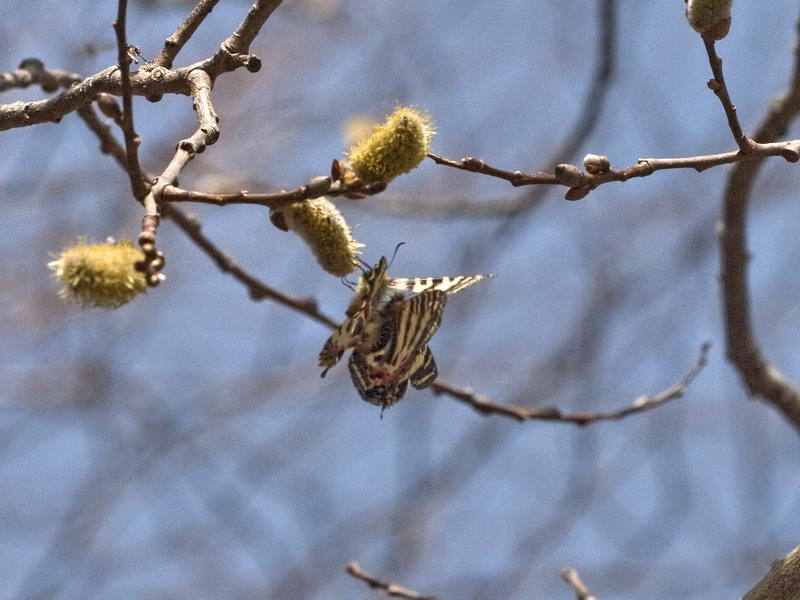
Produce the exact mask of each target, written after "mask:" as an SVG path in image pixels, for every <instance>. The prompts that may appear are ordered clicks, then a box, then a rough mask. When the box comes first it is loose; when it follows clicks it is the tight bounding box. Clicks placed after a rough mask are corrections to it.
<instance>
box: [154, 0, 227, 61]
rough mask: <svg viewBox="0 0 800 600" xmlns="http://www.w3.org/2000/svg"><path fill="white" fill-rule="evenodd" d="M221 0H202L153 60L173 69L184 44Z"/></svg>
mask: <svg viewBox="0 0 800 600" xmlns="http://www.w3.org/2000/svg"><path fill="white" fill-rule="evenodd" d="M218 2H219V0H200V2H198V3H197V5H196V6H195V7H194V8H193V9H192V12H191V13H189V16H188V17H186V19H185V20H184V21H183V22H182V23H181V24H180V25H179V26H178V28H177V29H176V30H175V33H173V34H172V35H171V36H169V37H168V38H167V39H166V40H165V41H164V47H163V48H162V49H161V50H160V51H159V53H158V55H157V56H156V57H155V59H154V60H153V62H154V63H155V64H157V65H158V66H160V67H164V68H165V69H171V68H172V64H173V62H174V61H175V58H176V57H177V56H178V53H179V52H180V51H181V49H182V48H183V46H184V45H185V44H186V42H188V41H189V40H190V39H191V37H192V35H194V32H195V31H197V28H198V27H200V25H201V24H202V23H203V20H205V18H206V17H207V16H208V15H210V14H211V11H212V10H213V9H214V7H215V6H216V5H217V3H218Z"/></svg>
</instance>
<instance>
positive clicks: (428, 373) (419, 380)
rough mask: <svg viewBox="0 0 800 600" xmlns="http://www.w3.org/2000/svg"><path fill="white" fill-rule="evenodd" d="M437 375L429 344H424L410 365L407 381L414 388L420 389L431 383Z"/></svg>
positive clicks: (437, 371)
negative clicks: (409, 374)
mask: <svg viewBox="0 0 800 600" xmlns="http://www.w3.org/2000/svg"><path fill="white" fill-rule="evenodd" d="M438 376H439V370H438V369H437V368H436V361H435V360H434V359H433V353H432V352H431V348H430V346H425V348H423V349H422V351H421V352H419V353H418V354H417V357H416V358H415V359H414V362H413V364H412V365H411V376H410V377H409V381H410V382H411V385H413V386H414V388H415V389H417V390H422V389H425V388H426V387H428V386H429V385H430V384H432V383H433V382H434V381H435V380H436V378H437V377H438Z"/></svg>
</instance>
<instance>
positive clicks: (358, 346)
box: [319, 257, 491, 408]
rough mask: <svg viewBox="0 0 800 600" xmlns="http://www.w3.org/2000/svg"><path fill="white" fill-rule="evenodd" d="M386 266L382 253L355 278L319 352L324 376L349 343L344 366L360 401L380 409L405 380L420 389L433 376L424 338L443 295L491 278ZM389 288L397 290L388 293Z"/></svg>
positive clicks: (437, 317)
mask: <svg viewBox="0 0 800 600" xmlns="http://www.w3.org/2000/svg"><path fill="white" fill-rule="evenodd" d="M387 269H388V261H387V260H386V258H385V257H384V258H381V260H380V261H379V262H378V264H377V265H376V266H375V267H374V268H373V269H369V270H367V271H365V272H364V274H363V275H362V276H361V278H359V281H358V284H357V285H356V290H355V292H354V294H353V298H352V299H351V301H350V304H349V306H348V308H347V312H346V314H347V318H346V319H345V320H344V321H343V322H342V323H341V324H340V325H339V327H338V328H337V329H336V331H334V332H333V334H332V335H331V336H330V337H329V338H328V340H327V341H326V342H325V345H324V346H323V348H322V351H321V352H320V356H319V364H320V366H322V367H325V370H324V371H323V372H322V376H323V377H324V376H325V374H326V373H327V371H328V369H330V368H331V367H332V366H334V365H336V364H337V363H338V362H339V360H340V359H341V357H342V355H343V354H344V352H345V351H346V350H348V349H350V348H352V349H353V353H352V355H351V357H350V361H349V363H348V367H349V369H350V375H351V377H352V379H353V384H354V385H355V387H356V390H358V392H359V394H360V395H361V397H362V398H363V399H364V400H366V401H367V402H370V403H372V404H377V405H379V406H381V407H383V408H386V407H387V406H391V405H392V404H395V403H396V402H397V401H399V400H400V399H401V398H402V397H403V395H404V394H405V392H406V389H407V387H408V382H409V381H410V382H411V385H412V386H414V387H415V388H417V389H422V388H425V387H427V386H429V385H430V384H431V383H432V382H433V381H434V380H435V379H436V376H437V369H436V362H435V361H434V358H433V354H432V353H431V351H430V348H428V342H429V341H430V340H431V338H432V337H433V335H434V334H435V333H436V330H437V329H438V328H439V325H440V324H441V321H442V315H443V313H444V307H445V305H446V304H447V294H455V293H458V292H460V291H461V290H463V289H465V288H467V287H469V286H471V285H472V284H474V283H477V282H478V281H482V280H484V279H486V278H488V277H491V275H473V276H458V277H440V278H433V277H428V278H424V279H422V278H418V279H412V278H403V279H391V278H390V277H389V276H388V274H387ZM391 290H399V291H396V292H395V293H394V294H391ZM407 294H416V295H413V296H411V297H407Z"/></svg>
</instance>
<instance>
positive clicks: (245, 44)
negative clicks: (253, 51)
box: [220, 0, 283, 54]
mask: <svg viewBox="0 0 800 600" xmlns="http://www.w3.org/2000/svg"><path fill="white" fill-rule="evenodd" d="M281 2H283V0H256V2H255V3H253V6H251V7H250V11H249V12H248V13H247V16H246V17H245V18H244V20H242V22H241V23H240V24H239V27H237V28H236V31H234V32H233V33H232V34H231V35H230V37H229V38H228V39H226V40H225V41H224V42H222V44H221V45H220V48H221V49H222V50H223V51H225V52H229V53H230V54H247V53H248V52H249V51H250V44H252V43H253V40H254V39H256V36H257V35H258V32H259V31H261V28H262V27H263V26H264V23H266V22H267V19H269V17H270V15H271V14H272V13H273V11H274V10H275V9H276V8H278V7H279V6H280V5H281Z"/></svg>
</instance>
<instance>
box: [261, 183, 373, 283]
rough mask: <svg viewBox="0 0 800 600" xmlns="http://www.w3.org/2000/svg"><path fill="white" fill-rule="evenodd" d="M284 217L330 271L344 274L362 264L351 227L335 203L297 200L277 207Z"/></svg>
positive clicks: (341, 275) (338, 274)
mask: <svg viewBox="0 0 800 600" xmlns="http://www.w3.org/2000/svg"><path fill="white" fill-rule="evenodd" d="M274 212H279V213H281V215H282V216H283V220H284V222H285V224H286V227H288V228H289V229H291V230H292V231H295V232H296V233H297V234H298V235H299V236H300V237H302V238H303V240H304V241H305V242H306V244H308V245H309V247H310V248H311V250H312V252H314V256H316V257H317V262H319V264H320V266H321V267H322V268H323V269H325V270H326V271H327V272H328V273H331V274H332V275H336V276H337V277H344V276H345V275H347V274H348V273H352V272H353V271H355V269H356V266H357V265H358V258H357V257H356V255H357V254H358V249H359V248H361V247H363V244H359V243H358V242H356V241H355V240H354V239H353V236H352V235H351V233H350V227H348V225H347V222H346V221H345V220H344V217H343V216H342V214H341V213H340V212H339V210H338V209H337V208H336V206H334V204H333V202H331V201H330V200H328V199H327V198H315V199H314V200H303V201H301V202H293V203H292V204H288V205H286V206H282V207H281V208H278V209H275V211H274Z"/></svg>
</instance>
